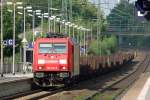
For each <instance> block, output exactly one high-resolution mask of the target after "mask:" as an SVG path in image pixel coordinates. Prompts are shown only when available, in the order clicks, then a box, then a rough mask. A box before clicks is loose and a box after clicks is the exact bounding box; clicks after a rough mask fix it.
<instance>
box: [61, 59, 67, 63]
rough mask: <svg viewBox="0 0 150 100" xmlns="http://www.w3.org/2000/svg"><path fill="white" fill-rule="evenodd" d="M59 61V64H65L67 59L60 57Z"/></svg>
mask: <svg viewBox="0 0 150 100" xmlns="http://www.w3.org/2000/svg"><path fill="white" fill-rule="evenodd" d="M59 63H60V64H67V60H66V59H60V60H59Z"/></svg>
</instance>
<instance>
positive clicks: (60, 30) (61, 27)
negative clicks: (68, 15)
mask: <svg viewBox="0 0 150 100" xmlns="http://www.w3.org/2000/svg"><path fill="white" fill-rule="evenodd" d="M61 28H62V26H61V23H60V33H61Z"/></svg>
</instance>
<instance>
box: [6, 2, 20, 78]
mask: <svg viewBox="0 0 150 100" xmlns="http://www.w3.org/2000/svg"><path fill="white" fill-rule="evenodd" d="M7 5H13V68H12V74H13V75H15V44H16V43H15V40H16V39H15V35H16V5H22V2H15V0H14V2H7Z"/></svg>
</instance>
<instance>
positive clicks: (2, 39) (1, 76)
mask: <svg viewBox="0 0 150 100" xmlns="http://www.w3.org/2000/svg"><path fill="white" fill-rule="evenodd" d="M1 77H3V0H1Z"/></svg>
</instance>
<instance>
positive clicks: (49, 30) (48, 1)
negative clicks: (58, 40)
mask: <svg viewBox="0 0 150 100" xmlns="http://www.w3.org/2000/svg"><path fill="white" fill-rule="evenodd" d="M49 3H50V2H49V0H48V31H49V32H50V20H49V17H50V11H49V9H50V4H49Z"/></svg>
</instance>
